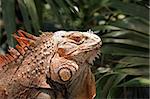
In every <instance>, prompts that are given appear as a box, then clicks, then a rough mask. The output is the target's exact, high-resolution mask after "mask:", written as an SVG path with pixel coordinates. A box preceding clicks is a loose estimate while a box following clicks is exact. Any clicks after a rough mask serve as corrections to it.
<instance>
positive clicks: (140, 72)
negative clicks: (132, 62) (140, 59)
mask: <svg viewBox="0 0 150 99" xmlns="http://www.w3.org/2000/svg"><path fill="white" fill-rule="evenodd" d="M114 72H119V73H124V74H128V75H135V76H141V75H145V76H147V75H149V70H148V68H146V67H143V66H141V67H140V68H123V69H115V70H114Z"/></svg>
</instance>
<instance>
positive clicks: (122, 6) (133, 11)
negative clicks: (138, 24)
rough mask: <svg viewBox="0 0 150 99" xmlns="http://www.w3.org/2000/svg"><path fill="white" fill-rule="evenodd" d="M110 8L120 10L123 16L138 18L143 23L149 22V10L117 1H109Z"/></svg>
mask: <svg viewBox="0 0 150 99" xmlns="http://www.w3.org/2000/svg"><path fill="white" fill-rule="evenodd" d="M110 6H111V7H113V8H116V9H117V10H120V11H121V12H122V13H124V14H128V15H131V16H135V17H140V18H142V19H144V20H145V21H148V20H149V16H148V13H149V11H148V10H149V9H148V8H146V7H143V6H140V5H137V4H134V3H123V2H121V1H119V0H115V1H111V3H110Z"/></svg>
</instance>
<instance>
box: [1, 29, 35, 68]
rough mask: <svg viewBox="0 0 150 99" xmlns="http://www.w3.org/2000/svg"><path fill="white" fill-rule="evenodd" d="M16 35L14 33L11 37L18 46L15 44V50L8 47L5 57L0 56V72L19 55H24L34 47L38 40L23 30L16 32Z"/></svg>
mask: <svg viewBox="0 0 150 99" xmlns="http://www.w3.org/2000/svg"><path fill="white" fill-rule="evenodd" d="M17 34H18V35H17ZM17 34H16V33H14V34H13V36H14V38H15V39H16V40H17V42H18V43H19V44H17V45H16V47H15V48H12V47H9V49H8V53H7V54H6V55H0V70H2V69H3V67H4V66H5V65H7V64H9V63H11V62H13V61H15V60H16V59H17V58H18V57H19V56H20V55H24V54H25V53H26V50H28V49H29V47H30V46H32V45H34V44H35V41H36V40H37V39H38V37H36V36H34V35H31V34H29V33H27V32H25V31H23V30H18V31H17Z"/></svg>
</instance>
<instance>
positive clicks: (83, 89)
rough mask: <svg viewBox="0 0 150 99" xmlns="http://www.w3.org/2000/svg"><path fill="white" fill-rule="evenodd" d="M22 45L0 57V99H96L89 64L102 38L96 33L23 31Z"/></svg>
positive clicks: (20, 42)
mask: <svg viewBox="0 0 150 99" xmlns="http://www.w3.org/2000/svg"><path fill="white" fill-rule="evenodd" d="M13 36H14V38H15V39H16V40H17V41H18V43H19V44H17V45H16V48H12V47H10V48H9V50H8V53H7V54H6V55H1V56H0V97H1V98H0V99H93V98H94V97H95V95H96V90H95V89H96V88H95V80H94V76H93V75H92V72H91V70H90V64H91V63H92V61H93V60H94V59H95V57H97V56H98V54H99V53H100V52H99V48H100V47H101V45H102V42H101V39H100V38H99V37H98V36H97V35H95V34H93V32H91V31H88V32H79V31H68V32H66V31H57V32H54V33H51V32H43V33H42V34H41V35H40V36H39V37H37V36H34V35H31V34H29V33H27V32H24V31H22V30H18V31H17V33H14V35H13Z"/></svg>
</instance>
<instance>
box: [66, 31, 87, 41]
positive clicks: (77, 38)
mask: <svg viewBox="0 0 150 99" xmlns="http://www.w3.org/2000/svg"><path fill="white" fill-rule="evenodd" d="M68 38H69V39H71V40H73V41H75V42H76V43H80V42H81V41H82V40H83V38H84V37H83V35H81V34H79V33H73V34H72V35H70V36H69V37H68Z"/></svg>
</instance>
